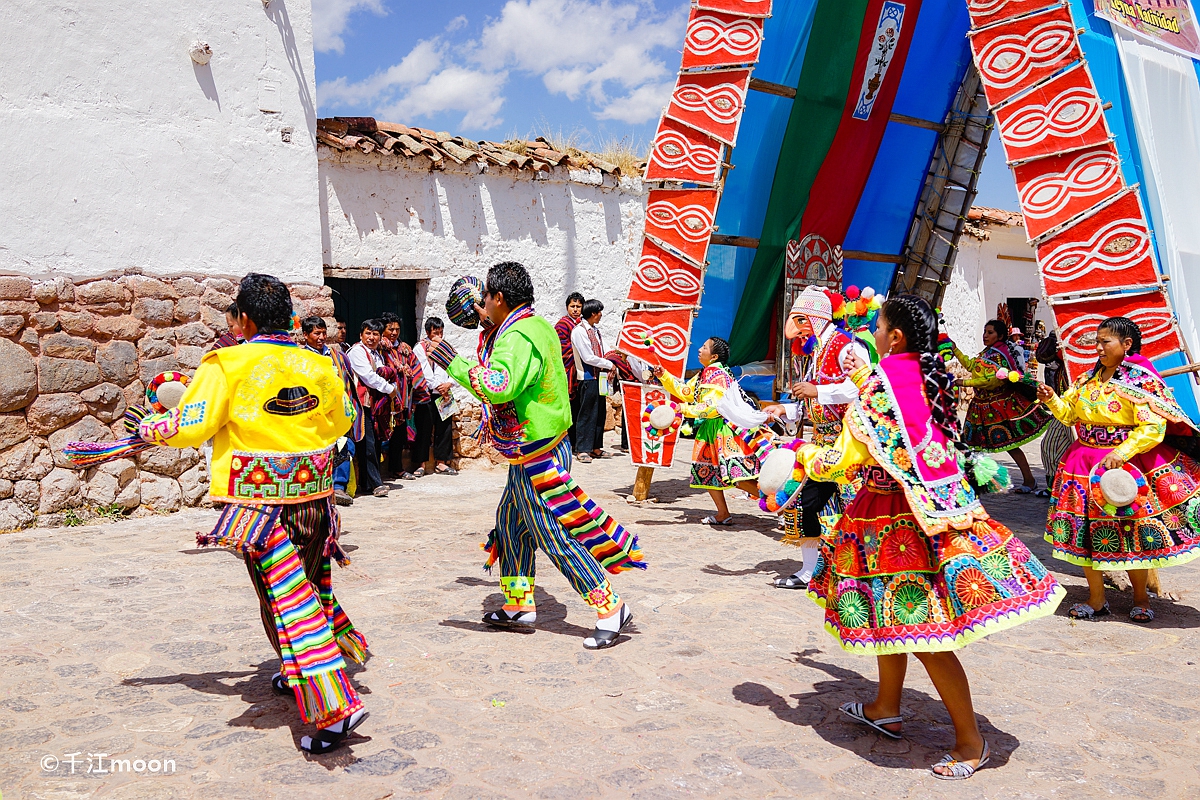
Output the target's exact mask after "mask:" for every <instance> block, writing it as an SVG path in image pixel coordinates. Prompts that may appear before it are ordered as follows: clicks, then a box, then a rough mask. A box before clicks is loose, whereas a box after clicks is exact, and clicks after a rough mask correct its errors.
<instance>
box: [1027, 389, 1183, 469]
mask: <svg viewBox="0 0 1200 800" xmlns="http://www.w3.org/2000/svg"><path fill="white" fill-rule="evenodd" d="M1046 406H1047V407H1048V408H1049V409H1050V413H1052V414H1054V416H1055V417H1056V418H1058V421H1059V422H1061V423H1062V424H1064V425H1074V424H1075V423H1077V422H1080V423H1084V424H1086V425H1099V426H1111V425H1117V426H1122V427H1132V428H1133V431H1132V432H1130V434H1129V438H1127V439H1126V440H1125V441H1124V442H1122V443H1121V444H1120V445H1119V446H1117V447H1115V448H1113V455H1115V456H1116V457H1117V458H1119V459H1121V460H1122V461H1128V460H1129V459H1131V458H1133V457H1134V456H1136V455H1138V454H1140V453H1145V452H1148V451H1150V450H1153V449H1154V448H1155V447H1156V446H1158V445H1159V444H1161V443H1162V441H1163V437H1165V436H1166V434H1167V421H1166V419H1164V418H1163V417H1161V416H1159V415H1158V414H1157V413H1155V412H1154V411H1153V410H1152V409H1151V408H1150V406H1149V405H1148V404H1145V403H1136V404H1135V403H1134V402H1133V401H1131V400H1129V399H1128V398H1126V397H1125V396H1124V395H1122V394H1121V393H1120V392H1118V391H1117V384H1116V383H1115V382H1113V381H1103V380H1101V379H1100V376H1099V375H1093V376H1091V377H1089V378H1088V379H1087V380H1086V381H1083V382H1082V383H1081V382H1079V381H1076V382H1075V384H1073V385H1072V386H1071V388H1070V389H1068V390H1067V391H1066V392H1065V393H1064V394H1063V396H1062V397H1059V396H1058V395H1057V394H1056V395H1054V396H1053V397H1051V398H1050V400H1048V401H1047V402H1046Z"/></svg>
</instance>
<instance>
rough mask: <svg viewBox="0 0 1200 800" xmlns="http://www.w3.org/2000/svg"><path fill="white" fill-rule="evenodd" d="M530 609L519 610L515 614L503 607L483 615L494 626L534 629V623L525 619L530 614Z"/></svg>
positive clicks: (486, 621)
mask: <svg viewBox="0 0 1200 800" xmlns="http://www.w3.org/2000/svg"><path fill="white" fill-rule="evenodd" d="M530 613H531V612H529V611H518V612H517V613H515V614H510V613H509V612H507V611H505V610H504V609H503V608H502V609H500V610H499V611H489V612H488V613H486V614H484V615H483V621H484V622H485V623H487V624H488V625H491V626H492V627H493V628H510V629H511V628H523V629H525V630H533V625H534V623H532V622H526V621H524V618H525V617H527V616H529V614H530Z"/></svg>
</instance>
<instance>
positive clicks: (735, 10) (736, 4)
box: [696, 0, 771, 17]
mask: <svg viewBox="0 0 1200 800" xmlns="http://www.w3.org/2000/svg"><path fill="white" fill-rule="evenodd" d="M696 7H697V8H702V9H704V10H706V11H727V12H729V13H730V14H740V15H742V16H743V17H769V16H771V0H698V2H697V3H696Z"/></svg>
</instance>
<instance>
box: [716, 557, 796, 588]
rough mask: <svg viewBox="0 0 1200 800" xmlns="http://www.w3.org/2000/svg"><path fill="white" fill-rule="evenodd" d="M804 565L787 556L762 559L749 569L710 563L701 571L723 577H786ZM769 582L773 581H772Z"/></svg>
mask: <svg viewBox="0 0 1200 800" xmlns="http://www.w3.org/2000/svg"><path fill="white" fill-rule="evenodd" d="M797 552H799V551H797ZM802 566H804V562H803V561H794V560H792V559H790V558H785V559H779V560H775V561H760V562H758V563H757V564H755V565H754V566H753V567H750V568H749V569H729V568H728V567H722V566H721V565H720V564H709V565H708V566H707V567H701V568H700V571H701V572H706V573H708V574H709V575H717V576H720V577H722V578H740V577H742V576H743V575H769V576H771V578H772V579H774V578H786V577H787V576H788V575H793V574H795V572H796V570H798V569H800V567H802ZM767 582H768V583H771V582H772V581H767Z"/></svg>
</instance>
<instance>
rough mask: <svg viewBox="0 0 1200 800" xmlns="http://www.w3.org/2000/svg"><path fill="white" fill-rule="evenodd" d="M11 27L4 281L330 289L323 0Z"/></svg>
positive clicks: (139, 9)
mask: <svg viewBox="0 0 1200 800" xmlns="http://www.w3.org/2000/svg"><path fill="white" fill-rule="evenodd" d="M3 17H4V21H3V24H2V25H0V130H4V131H6V133H7V135H6V143H5V147H4V149H3V151H2V152H0V176H3V189H4V190H3V192H0V219H3V220H5V226H4V236H3V237H2V238H0V271H4V272H18V273H23V274H32V275H45V274H56V275H62V276H66V277H72V278H78V277H87V276H94V275H98V274H103V273H107V272H112V271H116V270H122V269H125V268H128V267H138V268H141V269H142V270H143V271H144V272H146V273H156V274H164V275H169V274H172V273H179V272H189V273H206V274H220V275H230V274H243V273H245V272H249V271H252V270H258V271H267V272H272V273H274V274H276V275H278V276H279V277H280V278H282V279H284V280H288V281H309V282H313V283H320V282H321V240H320V228H319V217H318V214H317V204H316V199H317V169H316V166H317V165H316V139H315V137H316V107H315V99H314V98H315V96H316V94H315V93H316V87H315V77H314V64H313V48H312V9H311V3H310V0H272V1H271V3H270V5H269V7H266V8H264V7H263V5H262V3H260V2H258V0H237V2H235V1H234V0H189V2H161V1H160V0H122V1H121V2H108V3H99V2H88V3H84V2H68V1H66V0H59V2H53V0H52V2H45V0H6V2H5V3H4V12H3ZM196 39H202V40H205V41H207V42H208V43H209V45H210V46H211V47H212V49H213V55H212V60H211V61H210V62H209V64H208V65H207V66H199V65H196V64H194V63H193V62H192V60H191V59H190V57H189V55H188V47H189V45H190V44H191V43H192V41H193V40H196ZM260 108H263V109H267V110H269V111H272V112H273V113H264V112H263V111H262V110H260ZM284 128H291V129H292V133H291V136H290V138H291V142H290V143H285V142H284V141H283V134H282V133H281V129H284Z"/></svg>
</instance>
